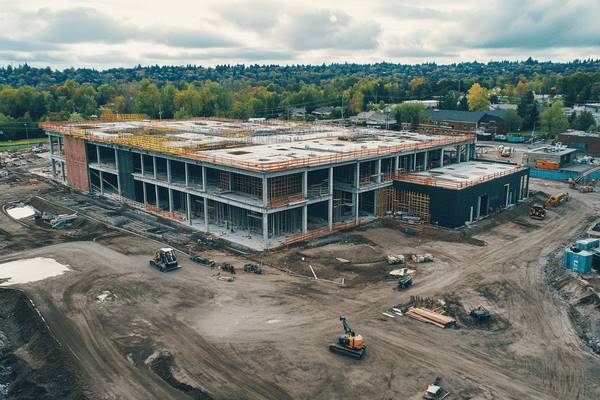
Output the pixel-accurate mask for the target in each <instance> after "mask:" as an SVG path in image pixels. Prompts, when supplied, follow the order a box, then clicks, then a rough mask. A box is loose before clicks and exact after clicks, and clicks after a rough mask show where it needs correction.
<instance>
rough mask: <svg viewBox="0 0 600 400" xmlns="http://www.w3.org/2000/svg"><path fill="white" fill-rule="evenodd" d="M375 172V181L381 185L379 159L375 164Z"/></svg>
mask: <svg viewBox="0 0 600 400" xmlns="http://www.w3.org/2000/svg"><path fill="white" fill-rule="evenodd" d="M375 168H376V170H375V172H376V174H377V175H376V177H375V181H376V182H377V183H381V158H378V159H377V162H376V163H375Z"/></svg>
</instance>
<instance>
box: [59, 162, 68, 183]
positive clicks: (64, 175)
mask: <svg viewBox="0 0 600 400" xmlns="http://www.w3.org/2000/svg"><path fill="white" fill-rule="evenodd" d="M60 171H61V173H62V180H63V182H65V181H66V180H67V174H66V173H65V163H64V162H62V161H61V162H60Z"/></svg>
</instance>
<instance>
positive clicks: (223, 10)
mask: <svg viewBox="0 0 600 400" xmlns="http://www.w3.org/2000/svg"><path fill="white" fill-rule="evenodd" d="M216 10H217V12H218V14H219V15H220V17H221V18H222V19H223V20H224V21H226V22H228V23H231V24H233V25H236V26H238V27H240V28H242V29H245V30H253V31H259V32H263V31H266V30H269V29H272V28H273V27H274V26H275V25H276V24H277V22H278V20H279V18H280V16H281V14H282V12H283V10H284V9H283V7H282V5H281V4H280V3H277V2H275V1H272V0H253V1H251V2H249V1H234V2H229V3H221V4H220V5H218V6H217V7H216Z"/></svg>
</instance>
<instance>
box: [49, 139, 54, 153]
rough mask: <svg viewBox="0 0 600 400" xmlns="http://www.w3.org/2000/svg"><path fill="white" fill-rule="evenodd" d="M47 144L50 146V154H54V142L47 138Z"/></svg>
mask: <svg viewBox="0 0 600 400" xmlns="http://www.w3.org/2000/svg"><path fill="white" fill-rule="evenodd" d="M48 144H49V145H50V154H54V142H53V141H52V136H48Z"/></svg>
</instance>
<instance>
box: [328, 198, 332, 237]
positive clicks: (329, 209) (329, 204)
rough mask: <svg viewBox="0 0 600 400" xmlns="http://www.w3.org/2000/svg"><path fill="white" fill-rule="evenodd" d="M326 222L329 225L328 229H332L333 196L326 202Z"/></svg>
mask: <svg viewBox="0 0 600 400" xmlns="http://www.w3.org/2000/svg"><path fill="white" fill-rule="evenodd" d="M327 208H328V210H327V223H328V225H329V231H330V232H331V231H332V230H333V197H330V198H329V201H328V202H327Z"/></svg>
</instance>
